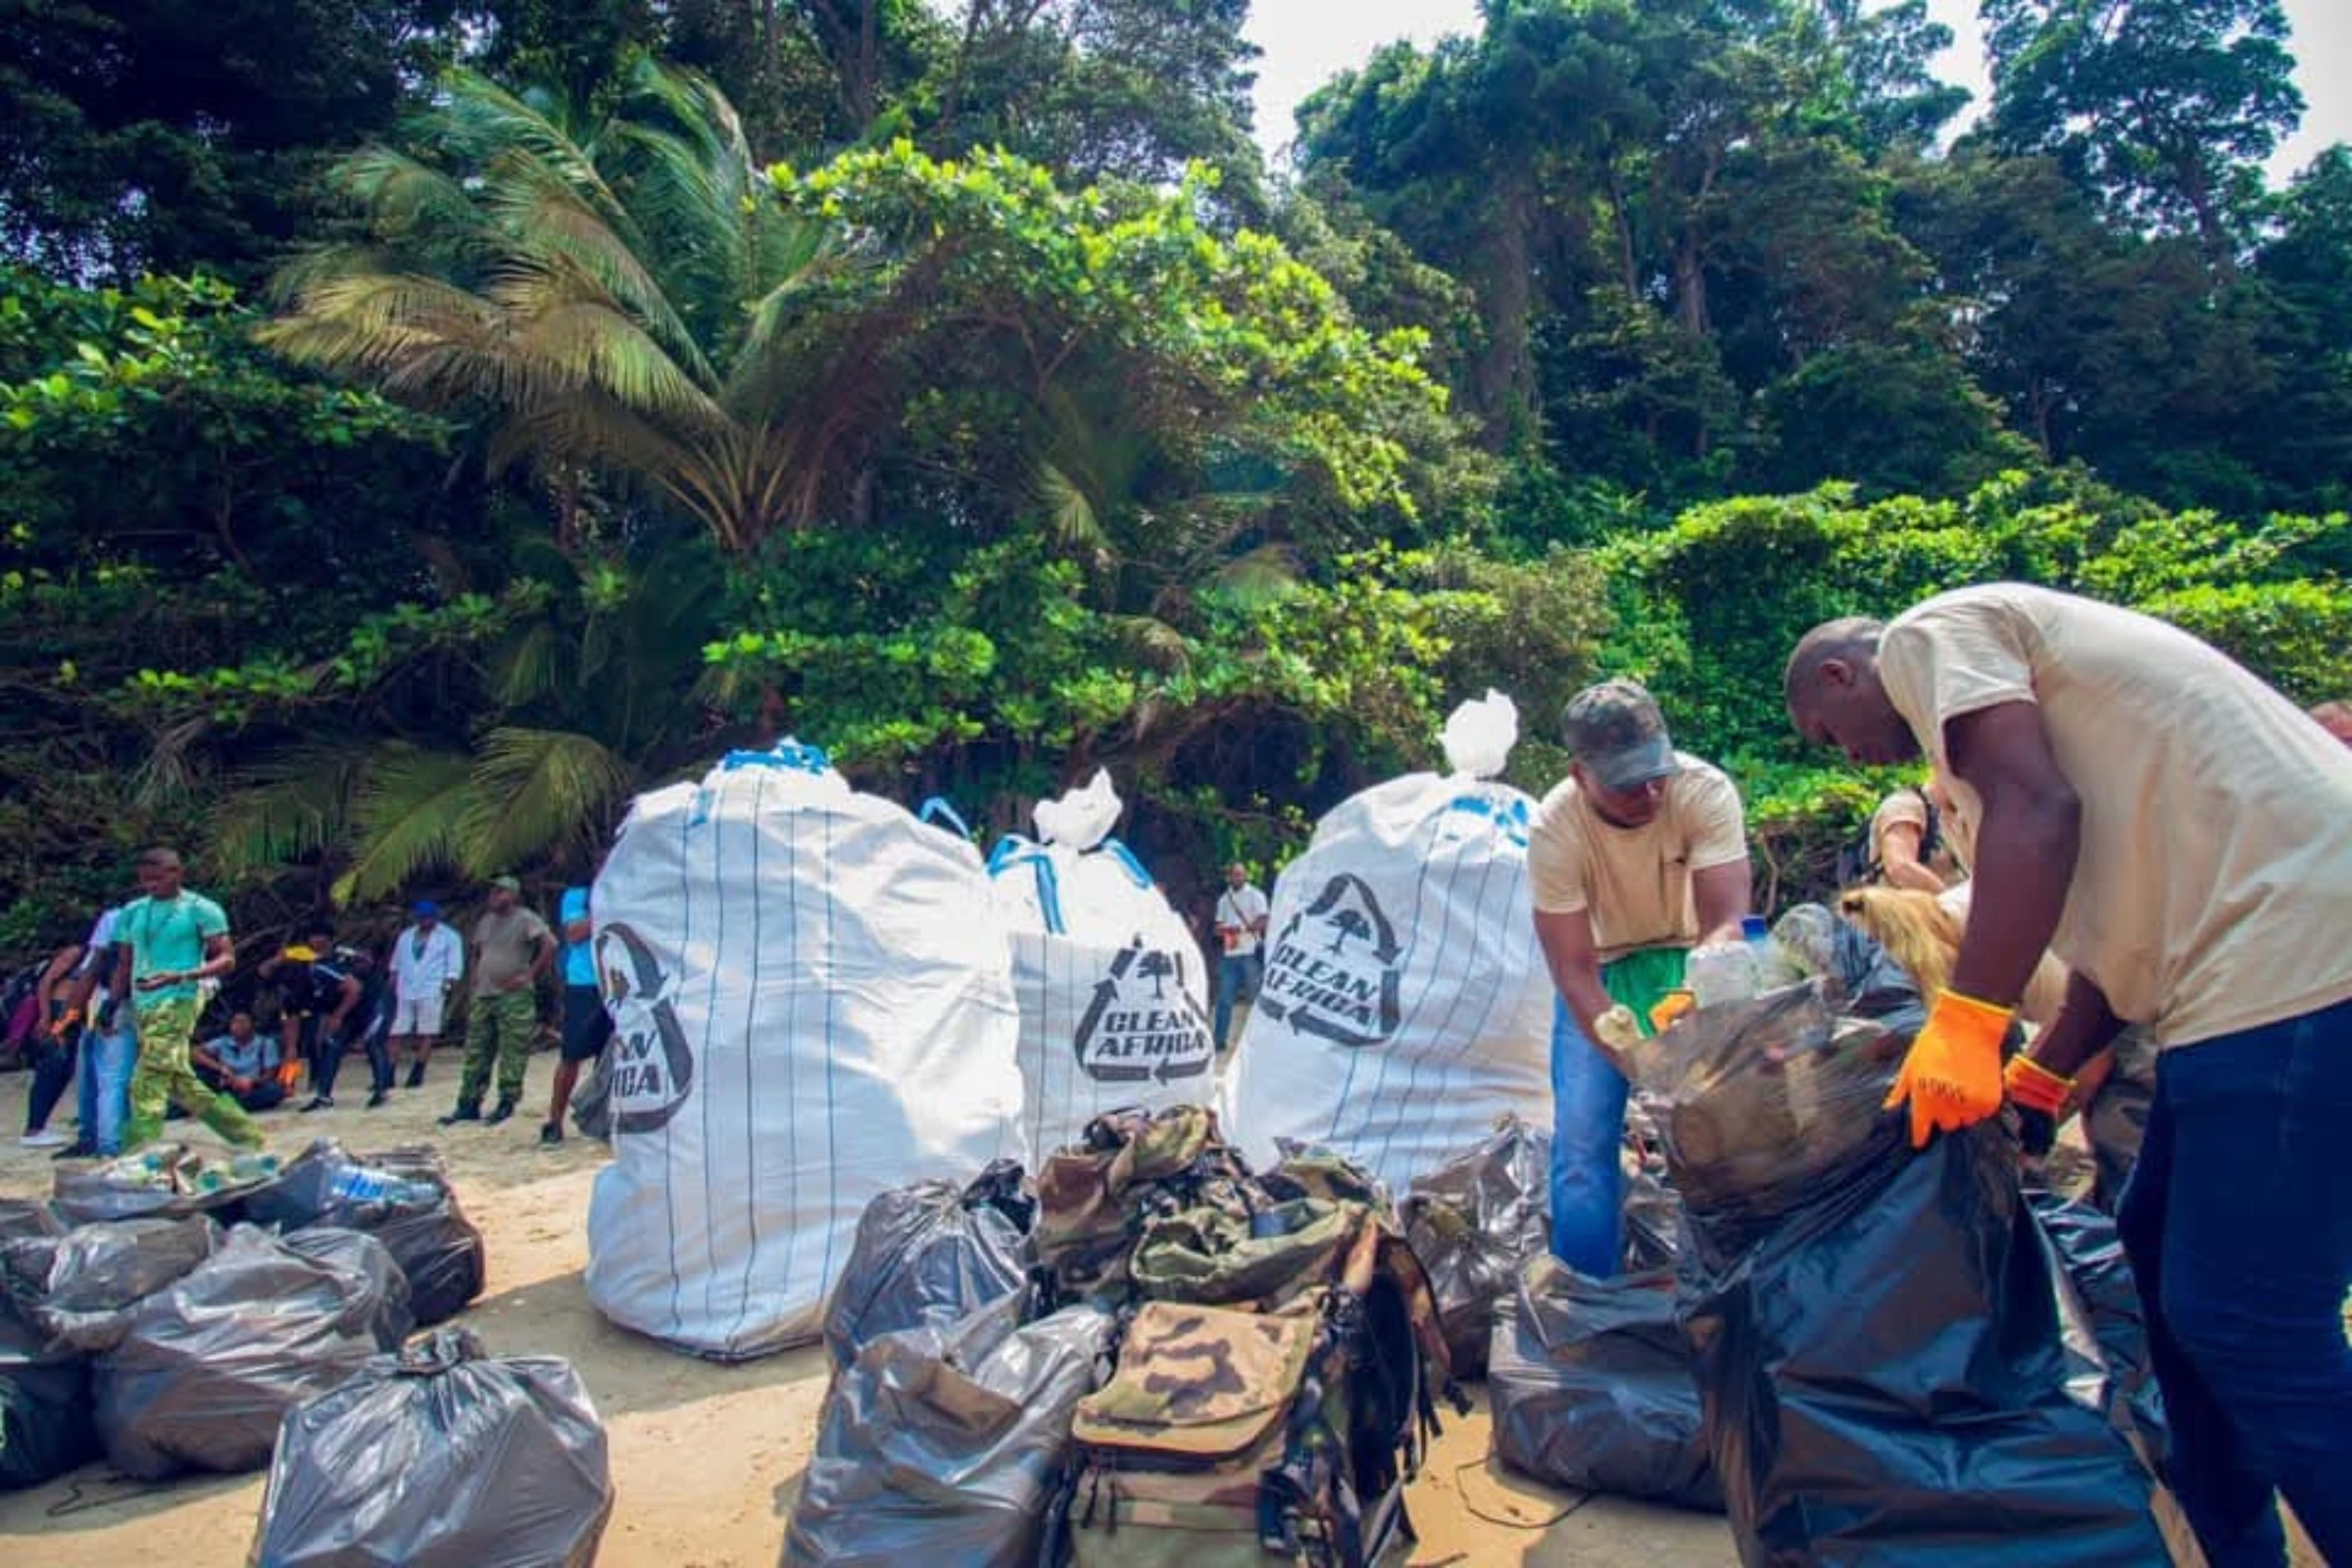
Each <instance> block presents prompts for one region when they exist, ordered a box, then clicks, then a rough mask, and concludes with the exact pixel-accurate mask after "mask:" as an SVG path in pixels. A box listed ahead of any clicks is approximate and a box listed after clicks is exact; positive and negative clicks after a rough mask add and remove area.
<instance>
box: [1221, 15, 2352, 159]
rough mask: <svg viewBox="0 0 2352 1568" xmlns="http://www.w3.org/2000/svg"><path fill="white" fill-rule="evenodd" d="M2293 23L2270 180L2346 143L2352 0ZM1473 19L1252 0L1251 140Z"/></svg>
mask: <svg viewBox="0 0 2352 1568" xmlns="http://www.w3.org/2000/svg"><path fill="white" fill-rule="evenodd" d="M1928 9H1929V10H1930V11H1932V12H1934V13H1935V15H1936V20H1938V21H1939V22H1941V23H1943V24H1944V25H1946V26H1948V27H1950V28H1951V29H1952V32H1953V35H1954V37H1953V44H1952V47H1951V49H1950V50H1948V51H1947V52H1946V53H1945V54H1944V55H1943V57H1942V58H1941V59H1940V60H1938V61H1937V63H1936V73H1937V74H1938V75H1940V76H1942V77H1943V78H1944V79H1945V80H1946V81H1953V82H1957V83H1959V84H1960V85H1961V86H1963V87H1966V88H1968V89H1969V90H1970V91H1971V92H1973V93H1975V94H1976V95H1977V106H1982V105H1983V104H1984V103H1985V100H1986V99H1987V98H1989V97H1990V95H1991V88H1990V85H1989V83H1988V81H1987V79H1986V76H1985V54H1984V42H1983V37H1984V35H1983V31H1982V29H1981V28H1979V26H1978V25H1977V5H1976V0H1929V3H1928ZM2286 15H2287V22H2288V24H2289V25H2291V26H2292V27H2293V29H2294V36H2293V41H2292V48H2293V50H2294V53H2295V66H2296V70H2295V83H2296V85H2297V86H2299V87H2301V88H2302V89H2303V99H2304V110H2303V124H2302V126H2301V128H2300V129H2298V130H2297V131H2296V132H2295V134H2294V136H2293V137H2292V138H2290V139H2289V140H2288V141H2286V142H2285V143H2284V144H2282V145H2281V146H2280V147H2279V149H2278V155H2277V156H2276V157H2274V158H2273V159H2272V160H2271V165H2270V172H2271V177H2272V180H2273V181H2274V183H2283V182H2284V181H2285V179H2286V177H2287V176H2288V175H2289V174H2292V173H2293V172H2295V171H2296V170H2299V169H2301V168H2302V167H2303V166H2304V165H2306V164H2308V163H2309V162H2310V161H2311V159H2312V157H2313V156H2314V155H2315V154H2317V153H2318V152H2319V151H2320V150H2321V149H2322V148H2324V147H2326V146H2327V145H2328V144H2329V143H2331V142H2338V141H2343V142H2352V3H2347V0H2286ZM1477 26H1478V6H1477V3H1476V0H1253V3H1252V4H1251V5H1250V25H1249V28H1248V32H1249V36H1250V41H1251V42H1252V43H1254V44H1256V45H1257V46H1258V48H1259V49H1261V50H1263V51H1264V54H1263V56H1262V57H1261V58H1260V59H1259V60H1258V62H1257V139H1258V143H1259V145H1261V146H1263V147H1265V148H1266V149H1267V151H1269V152H1272V151H1274V150H1276V149H1278V148H1280V147H1282V146H1283V145H1284V144H1286V143H1287V142H1289V141H1290V139H1291V136H1292V134H1293V131H1294V128H1295V126H1294V123H1293V121H1292V118H1291V115H1292V111H1293V110H1294V109H1295V108H1296V107H1297V106H1298V103H1299V100H1300V99H1302V98H1304V97H1305V96H1306V95H1307V94H1308V93H1310V92H1312V91H1314V90H1315V88H1317V87H1319V86H1321V85H1322V84H1323V83H1324V82H1325V81H1326V80H1327V79H1329V78H1330V77H1331V76H1332V75H1334V74H1336V73H1339V72H1341V71H1345V70H1348V68H1350V67H1353V66H1358V65H1361V64H1362V63H1363V62H1364V61H1366V60H1367V59H1369V58H1371V55H1372V52H1373V51H1374V50H1375V49H1377V48H1379V47H1380V46H1381V45H1382V44H1384V43H1388V42H1390V41H1392V40H1394V39H1397V38H1411V39H1413V40H1414V41H1415V42H1417V43H1422V44H1428V43H1433V42H1435V41H1436V40H1437V39H1438V38H1440V37H1442V36H1444V35H1445V34H1446V33H1448V32H1470V31H1474V30H1475V29H1476V28H1477Z"/></svg>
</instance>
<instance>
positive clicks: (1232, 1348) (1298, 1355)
mask: <svg viewBox="0 0 2352 1568" xmlns="http://www.w3.org/2000/svg"><path fill="white" fill-rule="evenodd" d="M1130 1277H1131V1283H1132V1285H1133V1287H1134V1289H1135V1291H1136V1292H1137V1293H1138V1294H1139V1295H1142V1296H1144V1297H1145V1298H1147V1299H1146V1301H1145V1303H1144V1305H1143V1306H1141V1307H1140V1308H1138V1309H1137V1311H1136V1315H1135V1318H1134V1322H1133V1324H1132V1326H1131V1327H1130V1329H1129V1330H1128V1333H1127V1336H1126V1340H1125V1343H1124V1345H1123V1347H1122V1348H1121V1350H1120V1352H1119V1358H1118V1371H1117V1373H1116V1374H1115V1375H1114V1376H1113V1377H1112V1379H1111V1381H1110V1383H1109V1384H1108V1385H1107V1386H1106V1387H1105V1388H1104V1389H1103V1391H1102V1392H1101V1393H1100V1394H1098V1395H1096V1396H1094V1397H1092V1398H1091V1399H1089V1400H1088V1401H1086V1402H1084V1403H1082V1404H1081V1405H1080V1407H1079V1417H1078V1422H1077V1427H1076V1431H1075V1437H1076V1458H1075V1462H1074V1468H1073V1471H1072V1475H1071V1479H1070V1481H1069V1483H1068V1485H1067V1487H1066V1489H1065V1492H1064V1495H1063V1507H1064V1509H1065V1512H1064V1514H1063V1527H1064V1530H1065V1533H1066V1537H1067V1540H1068V1542H1069V1544H1070V1547H1071V1550H1072V1553H1073V1559H1074V1561H1075V1562H1076V1563H1078V1564H1088V1563H1094V1562H1103V1563H1112V1562H1116V1563H1119V1564H1122V1565H1124V1564H1136V1565H1139V1568H1149V1565H1151V1564H1153V1563H1158V1562H1169V1563H1183V1564H1185V1565H1186V1568H1214V1565H1217V1564H1221V1563H1224V1562H1228V1561H1231V1562H1234V1563H1237V1564H1239V1563H1250V1564H1263V1563H1264V1562H1265V1561H1266V1560H1267V1554H1268V1553H1276V1554H1279V1555H1280V1556H1282V1557H1284V1558H1285V1559H1287V1560H1292V1561H1304V1562H1310V1563H1320V1564H1332V1565H1340V1568H1348V1565H1354V1564H1361V1563H1368V1562H1371V1561H1373V1560H1375V1559H1376V1558H1377V1557H1378V1556H1379V1554H1380V1552H1381V1551H1382V1550H1383V1549H1384V1548H1385V1546H1386V1544H1388V1543H1389V1542H1390V1541H1392V1540H1396V1539H1399V1538H1409V1536H1410V1534H1411V1528H1410V1524H1409V1522H1408V1521H1407V1520H1406V1518H1405V1516H1404V1509H1403V1501H1402V1495H1403V1485H1404V1482H1405V1481H1406V1480H1407V1479H1408V1478H1409V1477H1410V1476H1411V1474H1412V1473H1413V1471H1414V1469H1415V1468H1416V1467H1417V1466H1418V1464H1419V1462H1420V1457H1421V1444H1422V1440H1423V1438H1424V1436H1425V1435H1426V1434H1427V1433H1430V1432H1434V1431H1435V1430H1436V1426H1437V1420H1436V1410H1435V1407H1434V1404H1433V1401H1432V1399H1431V1397H1430V1396H1431V1390H1432V1389H1433V1388H1443V1389H1445V1390H1446V1393H1447V1394H1449V1395H1451V1396H1452V1397H1454V1399H1455V1400H1456V1402H1457V1405H1459V1404H1460V1403H1462V1402H1463V1401H1461V1397H1460V1394H1459V1391H1458V1390H1456V1389H1455V1388H1454V1387H1453V1385H1452V1380H1451V1378H1450V1376H1449V1374H1448V1372H1447V1370H1446V1345H1445V1340H1444V1338H1443V1337H1442V1336H1441V1335H1440V1334H1439V1332H1438V1321H1437V1303H1436V1299H1435V1298H1434V1296H1433V1295H1432V1294H1431V1292H1430V1288H1429V1280H1428V1276H1427V1275H1425V1274H1424V1273H1423V1272H1422V1271H1421V1267H1420V1264H1419V1262H1418V1261H1417V1260H1416V1259H1415V1258H1414V1257H1413V1254H1412V1250H1411V1249H1410V1248H1409V1247H1406V1246H1405V1245H1404V1242H1403V1239H1402V1237H1401V1236H1399V1235H1398V1234H1397V1231H1396V1228H1395V1227H1394V1225H1393V1224H1391V1223H1389V1222H1388V1221H1387V1220H1386V1219H1385V1218H1384V1217H1383V1216H1382V1215H1381V1214H1380V1213H1379V1212H1378V1211H1376V1210H1374V1209H1372V1208H1370V1207H1368V1206H1367V1205H1365V1204H1363V1203H1360V1202H1346V1201H1327V1200H1323V1199H1312V1198H1308V1199H1294V1200H1292V1201H1288V1202H1283V1203H1278V1204H1275V1205H1274V1206H1272V1207H1270V1208H1265V1209H1261V1210H1260V1211H1259V1212H1258V1213H1257V1214H1256V1215H1255V1216H1254V1217H1253V1218H1245V1217H1238V1216H1235V1215H1233V1214H1230V1213H1227V1212H1225V1211H1223V1210H1219V1209H1214V1208H1204V1209H1194V1210H1189V1211H1186V1212H1184V1213H1179V1214H1173V1215H1168V1216H1164V1217H1162V1218H1159V1219H1156V1220H1153V1221H1152V1222H1151V1223H1150V1224H1149V1226H1148V1227H1147V1229H1146V1231H1145V1235H1144V1238H1143V1240H1142V1242H1141V1243H1140V1244H1139V1245H1138V1246H1137V1247H1136V1249H1135V1251H1134V1254H1133V1260H1132V1266H1131V1276H1130ZM1048 1560H1049V1561H1052V1560H1054V1559H1053V1558H1051V1557H1050V1558H1049V1559H1048Z"/></svg>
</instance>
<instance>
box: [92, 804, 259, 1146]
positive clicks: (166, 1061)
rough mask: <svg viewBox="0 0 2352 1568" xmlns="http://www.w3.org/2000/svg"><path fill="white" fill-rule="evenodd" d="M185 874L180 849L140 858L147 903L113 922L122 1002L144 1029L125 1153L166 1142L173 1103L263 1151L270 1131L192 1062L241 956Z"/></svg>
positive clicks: (224, 923) (217, 912) (217, 911)
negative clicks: (200, 1026) (208, 1082)
mask: <svg viewBox="0 0 2352 1568" xmlns="http://www.w3.org/2000/svg"><path fill="white" fill-rule="evenodd" d="M186 874H187V873H186V870H185V869H184V868H183V867H182V866H181V865H180V862H179V856H178V855H177V854H176V853H174V852H173V851H171V850H165V849H155V850H149V851H148V852H147V853H146V854H144V855H142V856H140V857H139V887H140V889H141V890H142V891H143V892H145V894H146V895H147V896H146V897H145V898H143V899H137V900H133V901H132V902H131V903H130V904H129V905H127V906H125V907H124V908H123V913H122V915H121V917H120V918H118V919H117V920H116V922H115V951H116V953H117V954H118V955H119V956H118V957H117V958H116V960H115V995H116V996H118V997H129V998H130V999H131V1001H132V1004H133V1005H134V1007H135V1009H136V1011H137V1015H138V1029H139V1060H138V1065H137V1066H136V1067H134V1068H133V1069H132V1070H131V1075H130V1116H129V1118H128V1120H126V1121H125V1122H124V1123H123V1152H125V1153H128V1152H130V1151H132V1150H135V1149H137V1148H139V1147H140V1146H142V1145H145V1144H150V1143H153V1142H154V1141H155V1140H156V1139H157V1138H159V1137H161V1136H162V1135H163V1131H164V1116H165V1113H166V1112H167V1111H169V1110H170V1109H171V1105H172V1101H174V1100H176V1101H178V1102H179V1103H181V1104H183V1105H185V1106H187V1107H188V1108H189V1109H190V1110H192V1111H194V1112H196V1113H197V1114H198V1115H199V1116H201V1117H202V1118H203V1119H204V1123H205V1125H206V1126H208V1127H210V1128H212V1129H213V1131H215V1132H217V1133H219V1134H220V1135H221V1137H222V1138H225V1139H227V1140H228V1141H229V1142H230V1143H232V1144H234V1145H236V1146H237V1147H238V1148H239V1149H259V1148H261V1147H262V1130H261V1129H260V1128H259V1127H257V1126H255V1125H254V1121H253V1118H252V1117H251V1116H249V1115H247V1114H246V1113H245V1107H244V1106H242V1105H240V1104H238V1103H236V1101H235V1100H233V1099H231V1098H230V1097H229V1096H227V1095H223V1094H219V1093H216V1092H215V1091H214V1090H212V1089H209V1088H207V1087H206V1086H205V1083H204V1080H202V1079H201V1078H198V1077H197V1076H196V1069H195V1067H194V1066H193V1065H191V1064H190V1062H189V1060H188V1048H189V1046H190V1045H191V1043H192V1042H193V1040H194V1038H195V1034H196V1015H197V1014H198V1013H199V1012H200V1011H202V1010H203V1007H204V993H205V987H206V985H207V983H209V982H212V981H217V980H219V979H220V978H221V976H222V975H225V974H227V973H228V971H229V970H231V969H233V968H235V967H236V964H237V955H236V950H235V949H234V948H233V947H231V946H230V945H229V940H228V916H227V915H225V914H223V913H222V912H221V906H219V905H218V904H215V903H214V902H213V901H212V900H210V899H208V898H206V897H205V896H204V895H203V894H201V893H191V892H189V891H188V890H187V888H186V887H185V886H183V879H184V878H185V876H186Z"/></svg>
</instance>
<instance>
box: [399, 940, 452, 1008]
mask: <svg viewBox="0 0 2352 1568" xmlns="http://www.w3.org/2000/svg"><path fill="white" fill-rule="evenodd" d="M419 938H421V939H422V940H421V941H419V940H418V939H419ZM465 973H466V943H465V940H464V939H463V938H461V937H460V936H459V935H458V933H457V932H456V930H454V929H453V928H452V927H451V926H450V924H449V923H448V922H447V921H442V922H440V923H439V924H437V925H435V926H434V927H433V929H432V933H431V934H430V935H429V936H428V935H426V933H425V930H424V928H423V927H422V926H415V925H413V926H410V927H409V928H408V929H407V930H406V931H403V932H402V933H401V934H400V935H399V936H397V937H394V938H393V939H392V993H393V995H394V996H396V997H433V998H436V999H437V998H438V997H439V996H440V995H441V988H442V987H443V986H445V985H455V984H456V983H457V982H458V981H459V980H460V979H462V978H464V976H465Z"/></svg>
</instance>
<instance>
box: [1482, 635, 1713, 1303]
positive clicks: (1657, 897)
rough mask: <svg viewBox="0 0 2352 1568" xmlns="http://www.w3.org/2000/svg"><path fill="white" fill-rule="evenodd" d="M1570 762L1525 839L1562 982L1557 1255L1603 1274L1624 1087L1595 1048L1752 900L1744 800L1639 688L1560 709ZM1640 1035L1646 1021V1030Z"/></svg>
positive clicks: (1678, 977) (1616, 1244)
mask: <svg viewBox="0 0 2352 1568" xmlns="http://www.w3.org/2000/svg"><path fill="white" fill-rule="evenodd" d="M1560 728H1561V732H1562V737H1561V738H1562V740H1563V741H1564V742H1565V743H1566V745H1567V748H1568V753H1569V756H1570V757H1571V758H1573V759H1574V760H1573V761H1572V762H1571V763H1570V764H1569V768H1568V776H1567V777H1566V778H1564V779H1562V780H1561V781H1560V782H1559V783H1558V784H1557V785H1555V786H1554V787H1553V788H1552V790H1551V793H1549V794H1548V795H1546V796H1544V801H1543V804H1542V805H1541V806H1539V807H1538V808H1537V809H1536V816H1535V821H1534V823H1533V824H1532V826H1531V827H1530V828H1529V831H1528V840H1527V870H1528V880H1529V882H1530V883H1531V884H1532V886H1533V890H1534V896H1535V917H1536V940H1537V941H1538V942H1539V943H1540V944H1541V945H1542V946H1543V949H1544V962H1545V964H1546V966H1547V967H1548V968H1549V969H1550V971H1551V979H1552V984H1553V985H1554V986H1555V987H1556V988H1557V989H1558V992H1559V1003H1558V1006H1557V1008H1556V1009H1555V1011H1554V1013H1553V1015H1552V1033H1551V1094H1552V1122H1553V1125H1552V1139H1551V1250H1552V1251H1553V1252H1555V1253H1556V1254H1558V1256H1559V1258H1560V1260H1561V1261H1562V1262H1564V1263H1566V1264H1567V1265H1568V1266H1569V1267H1571V1268H1573V1269H1576V1270H1577V1271H1578V1272H1580V1273H1583V1274H1588V1275H1592V1276H1593V1277H1595V1278H1601V1279H1606V1278H1607V1277H1609V1276H1610V1275H1612V1274H1615V1273H1616V1272H1617V1271H1618V1268H1619V1266H1620V1264H1621V1262H1622V1258H1623V1246H1622V1244H1621V1242H1620V1239H1619V1238H1620V1231H1621V1223H1622V1218H1623V1212H1624V1207H1625V1204H1624V1177H1623V1174H1622V1168H1621V1166H1620V1164H1619V1153H1618V1151H1619V1146H1620V1145H1621V1144H1623V1143H1624V1141H1625V1099H1626V1088H1627V1086H1626V1080H1625V1075H1624V1073H1623V1071H1622V1070H1621V1069H1620V1068H1619V1066H1618V1064H1617V1062H1616V1060H1615V1059H1614V1058H1613V1057H1612V1056H1611V1054H1609V1053H1608V1052H1607V1051H1606V1050H1604V1049H1603V1048H1602V1047H1601V1046H1600V1045H1599V1044H1598V1043H1597V1042H1598V1041H1599V1040H1600V1033H1599V1028H1598V1025H1599V1021H1600V1019H1601V1017H1602V1016H1603V1015H1604V1014H1606V1013H1608V1012H1610V1011H1612V1010H1614V1009H1615V1008H1617V1007H1623V1008H1625V1009H1627V1010H1628V1011H1630V1012H1631V1013H1632V1014H1633V1015H1634V1017H1635V1018H1636V1019H1638V1020H1646V1019H1647V1018H1648V1017H1649V1015H1650V1012H1651V1009H1652V1008H1653V1007H1655V1006H1656V1005H1657V1004H1658V1003H1659V1002H1661V1001H1663V1000H1664V999H1665V997H1666V995H1667V994H1668V993H1669V992H1672V991H1674V990H1676V989H1678V988H1679V987H1681V986H1682V984H1683V980H1684V972H1683V971H1684V959H1685V958H1686V957H1688V956H1689V955H1690V953H1691V949H1692V948H1695V947H1698V946H1700V945H1701V944H1702V943H1706V942H1723V941H1730V942H1736V941H1738V940H1740V921H1741V919H1742V918H1744V917H1745V916H1746V914H1747V901H1748V896H1749V893H1750V885H1749V876H1748V866H1747V828H1746V817H1745V813H1744V812H1743V811H1742V810H1741V809H1740V792H1739V791H1738V790H1736V789H1734V788H1733V787H1732V781H1731V780H1730V779H1729V778H1726V777H1725V776H1724V774H1723V772H1722V770H1721V769H1719V768H1716V767H1713V766H1711V765H1710V764H1708V763H1706V762H1702V761H1700V760H1698V759H1697V758H1695V757H1691V756H1687V755H1686V754H1684V753H1681V752H1678V751H1676V750H1675V749H1674V742H1673V741H1672V740H1671V739H1670V738H1669V737H1668V735H1667V733H1666V719H1665V716H1664V715H1663V714H1662V713H1660V712H1659V711H1658V705H1657V702H1656V700H1655V699H1653V698H1652V697H1651V696H1650V695H1649V693H1648V692H1647V691H1646V690H1644V689H1643V688H1642V686H1641V685H1640V684H1639V683H1637V682H1635V681H1630V680H1606V681H1602V682H1601V683H1600V684H1599V685H1597V686H1593V687H1589V688H1587V689H1586V690H1584V691H1581V692H1579V693H1577V694H1576V696H1575V697H1573V698H1571V699H1570V700H1569V703H1568V707H1567V710H1566V711H1564V712H1563V713H1562V714H1561V719H1560ZM1637 1027H1642V1025H1637Z"/></svg>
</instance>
